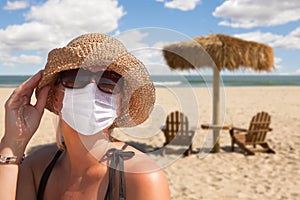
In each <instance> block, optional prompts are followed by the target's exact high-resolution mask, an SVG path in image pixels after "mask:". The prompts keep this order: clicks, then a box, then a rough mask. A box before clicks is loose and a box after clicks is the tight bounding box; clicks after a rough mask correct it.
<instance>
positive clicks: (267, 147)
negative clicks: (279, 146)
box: [260, 143, 275, 153]
mask: <svg viewBox="0 0 300 200" xmlns="http://www.w3.org/2000/svg"><path fill="white" fill-rule="evenodd" d="M260 146H261V147H263V148H264V149H266V153H275V151H274V150H273V149H271V148H270V146H269V145H268V143H262V144H260Z"/></svg>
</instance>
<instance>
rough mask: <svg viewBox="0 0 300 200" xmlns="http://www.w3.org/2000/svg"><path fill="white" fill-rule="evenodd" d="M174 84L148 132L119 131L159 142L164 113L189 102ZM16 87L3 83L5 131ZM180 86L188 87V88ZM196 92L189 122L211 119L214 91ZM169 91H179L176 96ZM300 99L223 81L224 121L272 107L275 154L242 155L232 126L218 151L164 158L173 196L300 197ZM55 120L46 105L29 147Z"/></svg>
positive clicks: (297, 93)
mask: <svg viewBox="0 0 300 200" xmlns="http://www.w3.org/2000/svg"><path fill="white" fill-rule="evenodd" d="M172 90H173V89H165V88H159V89H157V104H158V105H159V106H157V107H155V110H154V111H155V112H154V114H153V116H152V117H151V119H150V120H148V121H147V122H146V123H145V125H144V128H145V129H147V130H148V131H146V133H144V134H145V135H143V136H142V137H139V135H138V133H137V130H138V131H139V130H141V129H137V130H133V134H132V135H130V134H129V135H128V134H123V133H124V131H125V132H127V131H130V130H116V133H115V134H116V137H119V138H120V139H123V140H126V141H128V142H133V143H136V144H144V146H145V147H147V148H149V149H151V148H153V149H154V148H159V147H161V146H162V145H163V142H164V136H163V134H162V132H160V131H159V127H160V126H161V125H163V121H164V120H165V118H166V115H167V114H168V113H169V112H170V111H173V110H177V109H179V108H180V107H181V108H183V109H184V108H185V107H189V108H190V107H191V106H185V101H184V102H180V100H181V99H182V98H185V97H183V96H180V95H179V97H178V94H179V93H174V92H173V91H172ZM12 91H13V88H0V113H1V115H0V136H1V137H2V134H3V132H4V103H5V101H6V99H7V98H8V97H9V95H10V93H11V92H12ZM180 92H184V89H183V91H180ZM193 93H194V94H195V96H196V97H195V98H196V99H197V102H198V104H197V106H198V107H197V108H198V109H197V114H198V115H199V117H198V118H197V119H194V118H195V117H191V116H194V115H193V113H192V112H193V109H191V110H186V114H187V115H188V117H189V118H190V121H191V123H192V124H195V125H197V123H198V125H200V124H204V123H210V122H211V117H212V116H211V113H212V111H211V106H212V100H211V95H210V92H209V91H208V90H207V89H206V88H194V89H193ZM170 95H173V96H174V95H175V96H177V98H178V99H177V100H176V98H175V99H174V98H172V96H170ZM186 98H188V97H186ZM299 99H300V87H225V88H224V90H223V101H222V113H223V117H224V124H232V125H234V126H239V127H243V128H247V127H248V125H249V122H250V119H251V117H252V116H253V115H255V114H256V113H257V112H260V111H266V112H268V113H269V114H270V115H271V117H272V118H271V121H272V122H271V127H272V128H273V131H272V132H270V133H268V135H267V141H268V142H269V144H270V146H271V147H272V148H273V149H274V150H275V151H276V154H264V153H257V154H256V155H255V156H244V155H243V154H242V153H241V152H240V151H239V150H238V148H237V151H236V152H230V136H229V134H228V131H222V132H221V135H220V142H221V152H220V153H216V154H211V153H210V154H205V153H204V152H202V153H197V154H192V155H191V156H189V157H178V156H174V157H171V158H173V160H172V161H170V162H168V163H165V164H163V170H164V171H165V173H166V175H167V178H168V181H169V185H170V191H171V196H172V199H174V200H198V199H208V200H211V199H295V200H296V199H300V191H299V188H300V159H299V158H300V131H299V130H300V101H299ZM33 101H34V100H33ZM178 102H179V103H178ZM194 110H195V107H194ZM183 111H184V112H185V109H184V110H183ZM56 120H57V119H56V117H55V116H54V115H53V114H52V113H50V112H48V111H45V114H44V116H43V119H42V122H41V125H40V128H39V129H38V131H37V133H36V134H35V135H34V137H33V138H32V140H31V141H30V143H29V145H28V148H27V149H30V148H31V147H34V146H37V145H42V144H46V143H52V142H54V141H55V124H56ZM154 122H155V123H154ZM149 124H152V125H149ZM153 124H154V125H153ZM147 134H150V135H148V136H147ZM208 135H210V132H209V131H206V130H202V129H201V128H198V129H197V135H196V137H195V138H194V149H195V150H200V151H202V150H203V148H202V147H203V142H204V140H205V138H206V137H207V136H208ZM154 159H155V160H157V162H160V163H162V162H161V161H162V160H164V159H163V157H162V156H161V155H156V156H154Z"/></svg>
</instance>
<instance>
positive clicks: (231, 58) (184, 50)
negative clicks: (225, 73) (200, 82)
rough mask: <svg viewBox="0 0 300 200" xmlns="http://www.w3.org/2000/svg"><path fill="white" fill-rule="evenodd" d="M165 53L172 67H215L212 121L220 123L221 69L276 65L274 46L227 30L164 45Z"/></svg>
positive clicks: (259, 68) (215, 132)
mask: <svg viewBox="0 0 300 200" xmlns="http://www.w3.org/2000/svg"><path fill="white" fill-rule="evenodd" d="M199 44H200V45H199ZM163 54H164V57H165V60H166V62H167V64H168V65H169V67H170V68H171V69H181V70H190V69H195V68H201V67H212V68H213V81H214V83H213V121H212V125H214V126H216V127H218V126H220V116H219V115H220V113H219V110H220V99H219V98H220V97H219V87H220V71H221V70H224V69H228V70H230V71H233V70H237V69H240V68H251V69H252V70H254V71H271V70H273V69H274V65H273V62H274V60H273V59H274V55H273V49H272V48H271V47H269V46H267V45H264V44H259V43H256V42H250V41H245V40H242V39H239V38H235V37H232V36H228V35H223V34H210V35H208V36H201V37H196V38H194V39H193V40H189V41H185V42H179V43H175V44H170V45H167V46H165V47H164V49H163ZM208 55H209V56H210V58H211V59H212V60H211V59H210V58H209V56H208ZM219 133H220V129H213V139H214V144H215V146H214V149H213V152H218V151H219V140H218V138H219Z"/></svg>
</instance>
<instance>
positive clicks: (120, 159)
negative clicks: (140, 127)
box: [37, 144, 134, 200]
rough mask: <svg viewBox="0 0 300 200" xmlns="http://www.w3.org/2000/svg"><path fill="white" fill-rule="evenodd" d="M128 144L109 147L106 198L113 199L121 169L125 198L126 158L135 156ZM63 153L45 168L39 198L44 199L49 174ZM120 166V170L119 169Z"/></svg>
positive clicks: (120, 188)
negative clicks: (128, 149)
mask: <svg viewBox="0 0 300 200" xmlns="http://www.w3.org/2000/svg"><path fill="white" fill-rule="evenodd" d="M127 146H128V145H127V144H125V145H124V146H123V147H122V149H115V148H113V149H109V150H108V151H107V152H106V156H107V158H108V159H110V166H109V183H108V188H107V191H106V195H105V200H112V199H113V196H114V195H113V189H114V188H113V187H114V186H115V185H116V184H115V183H114V181H115V175H116V172H117V171H119V173H120V183H119V199H120V200H125V197H126V194H125V179H124V159H129V158H131V157H133V156H134V152H133V151H124V150H125V149H126V147H127ZM62 153H63V150H61V149H60V150H58V151H57V152H56V154H55V155H54V157H53V159H52V160H51V162H50V163H49V165H48V166H47V168H46V169H45V171H44V173H43V176H42V178H41V180H40V185H39V189H38V194H37V200H43V196H44V192H45V188H46V185H47V181H48V179H49V176H50V174H51V172H52V169H53V167H54V165H55V163H56V161H57V160H58V158H59V157H60V155H61V154H62ZM118 167H119V170H118Z"/></svg>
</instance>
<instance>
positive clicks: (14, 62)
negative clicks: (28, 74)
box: [3, 54, 43, 67]
mask: <svg viewBox="0 0 300 200" xmlns="http://www.w3.org/2000/svg"><path fill="white" fill-rule="evenodd" d="M4 57H5V60H4V62H3V66H4V67H13V66H21V65H22V66H26V65H38V64H40V63H42V61H43V57H40V56H35V55H25V54H21V55H20V56H12V55H7V56H4Z"/></svg>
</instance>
